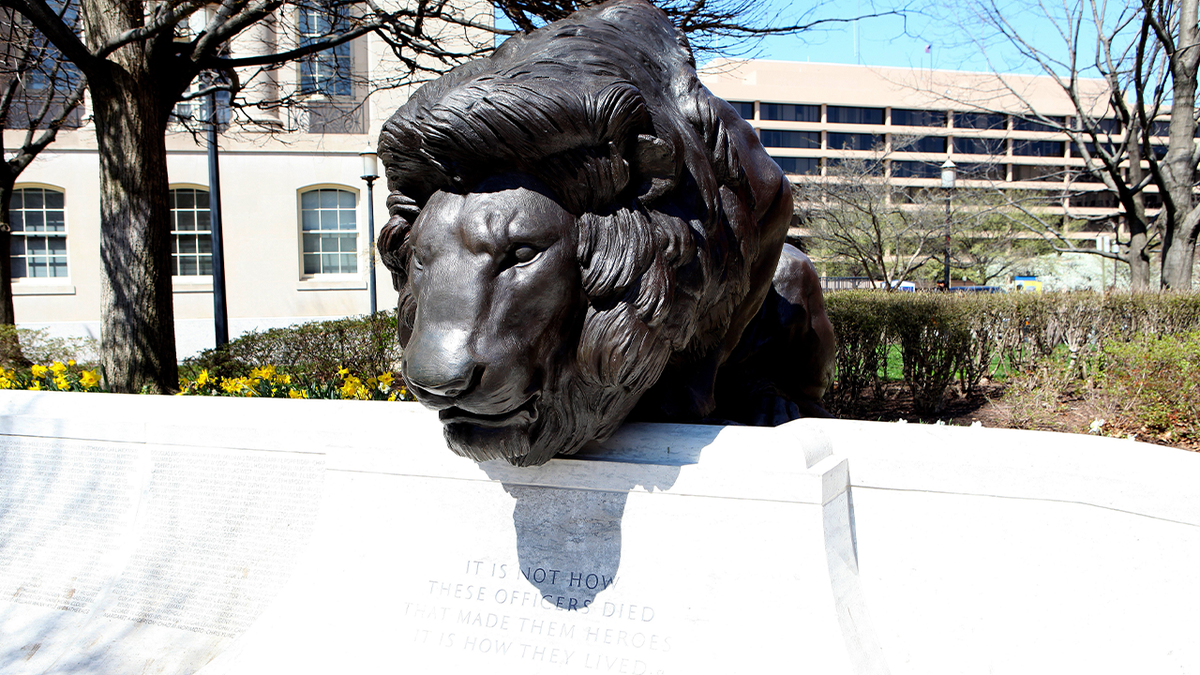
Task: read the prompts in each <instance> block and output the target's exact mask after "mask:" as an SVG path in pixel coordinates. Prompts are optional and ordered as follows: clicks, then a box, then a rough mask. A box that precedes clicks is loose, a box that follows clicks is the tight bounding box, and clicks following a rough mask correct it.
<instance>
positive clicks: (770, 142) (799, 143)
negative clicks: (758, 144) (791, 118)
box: [762, 129, 821, 148]
mask: <svg viewBox="0 0 1200 675" xmlns="http://www.w3.org/2000/svg"><path fill="white" fill-rule="evenodd" d="M762 144H763V146H765V147H768V148H820V147H821V132H819V131H776V130H774V129H763V130H762Z"/></svg>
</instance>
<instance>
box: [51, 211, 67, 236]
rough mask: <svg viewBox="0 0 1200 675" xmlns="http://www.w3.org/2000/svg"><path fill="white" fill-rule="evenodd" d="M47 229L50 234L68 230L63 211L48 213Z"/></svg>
mask: <svg viewBox="0 0 1200 675" xmlns="http://www.w3.org/2000/svg"><path fill="white" fill-rule="evenodd" d="M46 229H47V230H48V231H50V232H63V231H65V230H66V229H67V227H66V223H64V222H63V212H62V211H47V212H46Z"/></svg>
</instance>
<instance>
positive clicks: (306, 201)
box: [300, 190, 318, 210]
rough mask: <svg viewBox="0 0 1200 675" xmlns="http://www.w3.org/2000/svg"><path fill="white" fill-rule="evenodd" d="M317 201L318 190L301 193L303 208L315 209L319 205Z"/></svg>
mask: <svg viewBox="0 0 1200 675" xmlns="http://www.w3.org/2000/svg"><path fill="white" fill-rule="evenodd" d="M317 202H318V196H317V191H316V190H311V191H309V192H305V193H304V194H302V195H300V208H302V209H305V210H307V209H315V208H317V205H318V203H317Z"/></svg>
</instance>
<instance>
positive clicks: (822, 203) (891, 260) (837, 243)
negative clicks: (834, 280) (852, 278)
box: [793, 159, 945, 289]
mask: <svg viewBox="0 0 1200 675" xmlns="http://www.w3.org/2000/svg"><path fill="white" fill-rule="evenodd" d="M826 173H827V175H826V176H824V177H821V178H814V179H810V180H806V181H804V182H802V183H798V184H796V185H795V186H794V187H793V190H794V193H795V197H796V202H797V204H798V205H799V209H800V211H801V213H802V215H801V225H802V226H803V227H807V228H808V230H809V232H810V236H811V237H812V252H813V254H814V256H815V257H817V258H818V259H820V260H822V261H830V262H836V261H843V262H849V263H851V264H852V265H853V266H854V267H855V268H856V271H859V272H861V273H862V274H863V275H864V276H867V277H869V278H870V279H871V280H872V281H874V282H877V283H879V284H880V285H882V286H883V287H884V288H887V289H894V288H896V287H897V286H898V285H899V284H900V283H901V282H903V281H907V280H910V279H912V278H913V276H914V275H915V274H916V273H917V271H918V270H919V269H921V268H922V267H923V266H925V265H926V264H928V263H930V262H931V261H933V260H934V259H935V258H936V257H937V255H938V254H939V253H940V252H941V251H942V247H941V242H942V241H943V232H944V222H945V221H944V217H943V212H942V209H940V208H938V206H939V205H942V204H944V203H945V202H944V201H943V200H940V199H937V197H936V196H935V195H934V194H933V193H932V192H930V191H928V190H922V191H920V192H919V193H917V194H915V195H914V194H911V193H910V192H909V191H908V190H907V188H905V187H903V186H900V185H897V184H896V183H894V182H892V181H889V180H887V179H885V178H884V162H883V161H882V160H881V159H847V160H842V161H840V162H838V163H837V164H836V165H834V166H830V167H829V168H828V170H827V172H826Z"/></svg>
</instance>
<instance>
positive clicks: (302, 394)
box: [288, 389, 308, 398]
mask: <svg viewBox="0 0 1200 675" xmlns="http://www.w3.org/2000/svg"><path fill="white" fill-rule="evenodd" d="M288 398H308V392H307V391H297V390H295V389H289V390H288Z"/></svg>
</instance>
